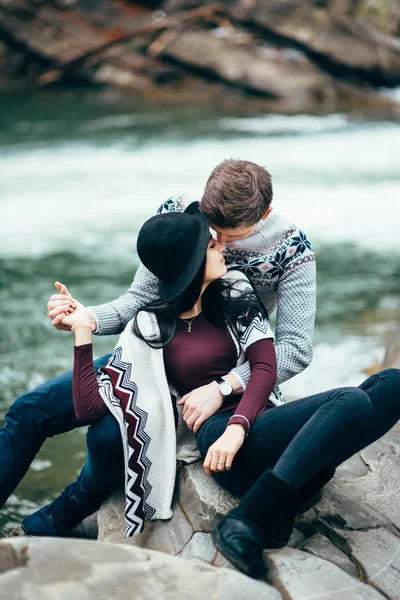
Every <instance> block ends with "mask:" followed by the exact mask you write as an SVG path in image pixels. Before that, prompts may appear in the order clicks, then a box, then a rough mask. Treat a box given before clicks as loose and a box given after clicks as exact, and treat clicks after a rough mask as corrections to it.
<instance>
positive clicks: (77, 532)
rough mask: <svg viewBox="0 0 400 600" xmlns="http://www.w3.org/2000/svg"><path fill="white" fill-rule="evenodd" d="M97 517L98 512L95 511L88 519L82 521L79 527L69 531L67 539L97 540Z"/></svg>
mask: <svg viewBox="0 0 400 600" xmlns="http://www.w3.org/2000/svg"><path fill="white" fill-rule="evenodd" d="M97 515H98V511H96V512H95V513H94V514H93V515H91V516H90V517H87V518H86V519H84V520H83V521H82V523H79V525H78V526H77V527H75V529H73V530H72V531H71V533H70V534H69V536H68V537H77V538H84V539H87V540H97V536H98V534H99V527H98V524H97Z"/></svg>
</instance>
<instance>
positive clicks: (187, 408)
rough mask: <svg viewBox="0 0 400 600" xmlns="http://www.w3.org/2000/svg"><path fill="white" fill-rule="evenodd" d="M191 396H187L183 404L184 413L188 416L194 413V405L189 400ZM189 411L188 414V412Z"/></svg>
mask: <svg viewBox="0 0 400 600" xmlns="http://www.w3.org/2000/svg"><path fill="white" fill-rule="evenodd" d="M188 399H189V398H186V400H185V404H184V405H183V409H182V415H185V416H186V418H187V417H188V416H189V415H190V414H191V413H192V411H193V410H194V409H193V406H190V404H189V402H188ZM186 413H187V414H186Z"/></svg>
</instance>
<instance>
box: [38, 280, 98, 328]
mask: <svg viewBox="0 0 400 600" xmlns="http://www.w3.org/2000/svg"><path fill="white" fill-rule="evenodd" d="M54 285H55V286H56V288H57V291H58V294H53V295H52V296H51V297H50V300H49V301H48V303H47V315H48V317H49V318H50V319H51V324H52V325H53V327H55V328H56V329H60V330H63V331H70V330H71V327H72V325H75V324H76V323H81V322H83V321H90V320H91V317H90V314H89V313H88V311H87V310H86V308H85V306H84V305H83V304H81V303H80V302H78V301H77V300H76V299H75V298H73V297H72V295H71V294H70V293H69V291H68V289H67V287H66V286H65V285H63V284H62V283H60V282H59V281H56V282H55V284H54Z"/></svg>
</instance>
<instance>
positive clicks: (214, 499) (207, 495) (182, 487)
mask: <svg viewBox="0 0 400 600" xmlns="http://www.w3.org/2000/svg"><path fill="white" fill-rule="evenodd" d="M178 486H179V503H180V505H181V506H182V509H183V511H184V513H185V515H186V517H187V518H188V520H189V521H190V523H191V524H192V527H193V530H194V531H202V532H205V533H210V532H211V530H212V528H213V526H214V525H215V523H217V522H218V521H219V520H220V519H221V518H222V517H223V516H224V515H225V514H226V513H228V512H229V511H230V510H231V509H232V508H235V507H236V506H237V505H238V504H239V498H237V497H235V496H232V494H230V493H229V492H227V491H226V490H224V489H223V488H222V487H221V486H219V485H218V484H217V483H216V482H215V481H214V480H213V479H211V478H210V477H207V475H206V474H205V472H204V469H203V467H202V464H201V462H197V463H194V464H192V465H189V466H187V467H185V468H184V469H182V471H181V472H180V474H179V480H178Z"/></svg>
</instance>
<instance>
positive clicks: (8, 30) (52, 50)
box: [0, 0, 400, 117]
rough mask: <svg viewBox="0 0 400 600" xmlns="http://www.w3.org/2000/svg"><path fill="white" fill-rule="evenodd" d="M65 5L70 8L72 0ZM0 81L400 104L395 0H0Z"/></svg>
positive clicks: (314, 102) (217, 97)
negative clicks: (393, 91) (393, 94)
mask: <svg viewBox="0 0 400 600" xmlns="http://www.w3.org/2000/svg"><path fill="white" fill-rule="evenodd" d="M66 9H68V10H66ZM0 65H1V67H0V82H1V84H2V88H3V89H4V88H7V87H8V88H10V87H16V86H21V85H22V86H35V87H36V86H39V87H44V86H54V85H68V86H71V85H90V86H95V87H99V88H101V89H104V88H109V87H112V88H116V89H118V90H120V91H121V92H123V93H125V94H131V95H132V94H133V95H134V96H135V97H138V98H142V99H146V100H151V101H154V102H162V103H163V104H165V103H169V102H173V103H176V102H181V103H191V104H196V103H198V104H204V103H205V102H207V103H211V104H216V105H221V106H228V107H232V108H233V107H234V108H235V109H238V110H243V111H244V112H254V111H264V112H265V111H268V112H278V113H286V114H296V113H304V112H305V113H323V114H326V113H330V112H338V111H349V112H354V111H356V112H360V111H361V112H363V113H366V114H371V115H375V116H377V115H379V116H389V117H393V116H399V115H400V112H399V105H398V104H397V103H396V102H395V101H394V100H391V99H389V98H388V97H387V96H385V95H384V94H382V93H379V91H378V90H379V89H380V88H382V87H395V86H399V85H400V3H399V0H331V1H321V0H306V1H300V0H269V1H266V0H250V1H249V0H226V1H224V2H219V3H215V2H214V3H211V2H200V1H198V0H166V1H164V2H157V1H153V2H143V3H141V4H139V3H136V2H131V1H129V0H100V1H98V2H95V3H94V2H92V0H39V1H36V2H33V1H32V0H0Z"/></svg>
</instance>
